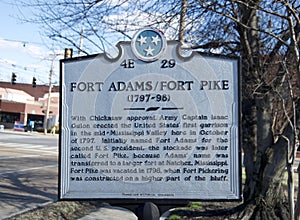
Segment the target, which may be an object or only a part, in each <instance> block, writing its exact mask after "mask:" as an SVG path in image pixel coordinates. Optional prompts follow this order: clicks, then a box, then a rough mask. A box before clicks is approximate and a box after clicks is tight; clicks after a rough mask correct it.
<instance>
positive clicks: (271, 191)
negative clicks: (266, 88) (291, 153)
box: [238, 95, 289, 220]
mask: <svg viewBox="0 0 300 220" xmlns="http://www.w3.org/2000/svg"><path fill="white" fill-rule="evenodd" d="M272 102H273V100H272V98H270V95H264V96H263V97H256V98H255V101H254V100H252V102H250V101H248V103H249V104H250V105H252V106H251V108H248V111H244V112H243V113H244V115H243V116H244V120H245V123H244V128H243V131H244V132H246V134H247V135H248V136H246V135H244V139H243V140H244V143H243V145H244V151H245V166H246V167H245V168H246V183H245V188H244V205H245V209H244V210H243V211H242V212H241V213H239V215H238V219H264V220H265V219H270V220H271V219H272V220H274V219H289V212H288V203H287V199H286V195H285V194H284V190H283V188H282V184H283V176H284V173H285V167H286V153H287V147H286V146H287V143H286V140H284V139H283V138H279V139H278V140H277V142H276V143H274V139H273V133H272V123H273V122H272V113H271V111H272ZM244 104H245V103H244ZM253 106H255V107H253ZM245 107H247V106H244V108H245ZM248 107H249V106H248ZM255 124H256V126H257V127H256V126H254V125H255ZM249 125H250V126H249ZM251 129H253V130H252V131H251ZM255 133H257V134H255ZM251 135H253V136H256V137H257V139H256V140H254V138H253V137H251ZM248 138H250V139H248ZM254 141H256V144H254Z"/></svg>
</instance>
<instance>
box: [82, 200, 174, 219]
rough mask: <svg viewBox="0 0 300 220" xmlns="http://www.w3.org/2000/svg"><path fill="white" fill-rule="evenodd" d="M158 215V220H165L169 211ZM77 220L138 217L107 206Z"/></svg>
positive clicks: (119, 208) (120, 208) (127, 211)
mask: <svg viewBox="0 0 300 220" xmlns="http://www.w3.org/2000/svg"><path fill="white" fill-rule="evenodd" d="M160 214H161V216H160V218H159V220H166V219H167V217H168V216H169V215H170V210H168V211H166V212H165V213H160ZM79 220H138V217H137V216H136V215H135V214H134V213H133V212H132V211H130V210H128V209H126V208H122V207H117V206H111V205H109V204H107V205H105V206H103V207H100V208H99V209H98V210H97V211H95V212H92V213H90V214H89V215H87V216H85V217H82V218H80V219H79Z"/></svg>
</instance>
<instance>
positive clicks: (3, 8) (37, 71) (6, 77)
mask: <svg viewBox="0 0 300 220" xmlns="http://www.w3.org/2000/svg"><path fill="white" fill-rule="evenodd" d="M9 2H12V3H13V2H14V0H0V27H1V28H0V81H4V82H10V78H11V73H12V72H15V73H16V75H17V83H18V82H22V83H31V81H32V77H36V78H37V83H38V84H48V83H49V72H50V68H51V61H52V59H53V56H51V55H50V54H53V51H51V50H50V49H49V48H51V45H50V46H49V45H48V46H47V45H46V43H45V42H48V43H49V40H48V39H46V38H45V37H43V30H41V29H39V27H38V26H37V25H36V24H29V23H23V22H21V21H20V20H19V19H17V17H18V14H19V13H20V12H19V9H18V8H17V7H16V6H13V5H10V4H9ZM26 13H27V15H28V12H25V14H26ZM28 16H30V15H28ZM60 58H62V57H61V56H58V57H56V59H55V60H54V75H53V82H54V83H55V82H58V79H59V59H60Z"/></svg>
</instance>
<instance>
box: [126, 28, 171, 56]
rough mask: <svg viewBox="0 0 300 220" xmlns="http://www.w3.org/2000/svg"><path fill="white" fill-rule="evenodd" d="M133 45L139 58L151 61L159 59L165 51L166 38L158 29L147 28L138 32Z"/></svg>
mask: <svg viewBox="0 0 300 220" xmlns="http://www.w3.org/2000/svg"><path fill="white" fill-rule="evenodd" d="M131 46H132V50H133V52H134V54H135V55H136V56H137V58H139V59H141V60H143V61H146V62H151V61H154V60H157V59H159V57H160V56H161V55H162V53H163V52H164V51H165V48H166V40H165V37H164V35H163V34H162V33H161V32H159V31H158V30H155V29H152V28H146V29H143V30H141V31H139V32H138V33H136V35H135V36H134V38H133V40H132V42H131Z"/></svg>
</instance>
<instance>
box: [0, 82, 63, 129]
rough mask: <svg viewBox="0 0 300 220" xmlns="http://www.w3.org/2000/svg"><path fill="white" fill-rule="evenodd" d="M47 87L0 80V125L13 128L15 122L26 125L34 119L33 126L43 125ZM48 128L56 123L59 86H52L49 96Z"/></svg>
mask: <svg viewBox="0 0 300 220" xmlns="http://www.w3.org/2000/svg"><path fill="white" fill-rule="evenodd" d="M48 92H49V87H48V86H47V85H37V86H36V87H32V85H31V84H22V83H16V84H14V85H12V84H11V83H10V82H0V125H4V127H5V128H13V127H14V125H15V122H17V124H18V123H20V124H24V125H27V123H28V122H29V120H32V121H35V127H43V123H44V120H45V117H46V111H47V103H48ZM49 112H50V114H49V121H48V128H51V127H53V126H55V125H56V124H57V123H58V117H59V87H58V86H53V87H52V92H51V96H50V106H49Z"/></svg>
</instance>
